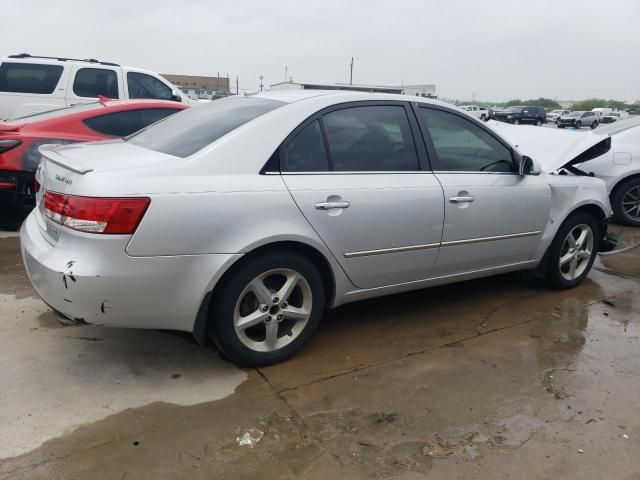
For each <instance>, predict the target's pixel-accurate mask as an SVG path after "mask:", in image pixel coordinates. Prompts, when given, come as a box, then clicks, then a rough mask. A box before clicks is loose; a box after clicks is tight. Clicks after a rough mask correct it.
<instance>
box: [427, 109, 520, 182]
mask: <svg viewBox="0 0 640 480" xmlns="http://www.w3.org/2000/svg"><path fill="white" fill-rule="evenodd" d="M418 116H419V118H420V123H421V124H422V125H423V126H424V127H426V130H427V131H428V132H429V135H430V137H431V140H432V141H433V146H434V147H435V150H436V154H437V156H438V170H441V171H464V172H483V171H484V172H512V171H513V161H512V159H511V151H510V150H509V149H508V148H507V147H505V146H504V145H503V144H502V143H500V142H499V141H498V140H497V139H496V138H495V137H494V136H493V135H491V134H490V133H488V132H487V131H486V130H484V129H482V128H481V127H479V126H477V125H475V124H474V123H472V122H470V121H469V120H467V119H465V118H462V117H459V116H457V115H454V114H452V113H448V112H443V111H441V110H431V109H426V108H420V109H418Z"/></svg>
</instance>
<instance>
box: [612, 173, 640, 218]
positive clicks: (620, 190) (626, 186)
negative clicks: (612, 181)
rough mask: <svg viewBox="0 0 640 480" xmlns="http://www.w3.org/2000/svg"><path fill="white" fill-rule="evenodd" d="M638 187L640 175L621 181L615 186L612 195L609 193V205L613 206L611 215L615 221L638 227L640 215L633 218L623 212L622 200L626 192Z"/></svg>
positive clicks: (639, 185)
mask: <svg viewBox="0 0 640 480" xmlns="http://www.w3.org/2000/svg"><path fill="white" fill-rule="evenodd" d="M639 187H640V177H636V178H631V179H629V180H626V181H624V182H622V183H621V184H620V185H619V186H617V187H616V188H615V189H614V191H613V195H611V207H612V208H613V217H614V218H615V219H616V221H617V222H619V223H622V224H624V225H631V226H633V227H640V217H639V218H633V217H630V216H629V215H627V214H626V213H625V212H624V206H623V204H622V202H623V201H624V198H625V197H626V196H627V194H628V193H629V192H630V191H631V190H633V189H636V188H639Z"/></svg>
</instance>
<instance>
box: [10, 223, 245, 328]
mask: <svg viewBox="0 0 640 480" xmlns="http://www.w3.org/2000/svg"><path fill="white" fill-rule="evenodd" d="M37 215H38V212H37V211H33V212H32V213H31V214H30V215H29V217H27V219H26V220H25V222H24V223H23V225H22V228H21V230H20V241H21V250H22V257H23V261H24V265H25V268H26V270H27V274H28V276H29V279H30V280H31V283H32V284H33V287H34V288H35V290H36V292H37V293H38V295H40V297H41V298H42V299H43V300H44V302H45V303H46V304H47V305H49V306H50V307H51V308H53V309H54V310H56V311H57V312H59V313H60V314H62V315H63V316H64V317H67V318H69V319H71V320H73V321H75V322H76V323H89V324H94V325H103V326H113V327H130V328H154V329H169V330H183V331H193V327H194V322H195V319H196V316H197V313H198V310H199V308H200V304H201V303H202V301H203V299H204V298H205V295H206V293H207V292H208V291H209V290H211V288H213V285H214V284H215V281H217V279H218V278H219V277H220V276H221V274H222V272H223V271H225V270H226V268H227V267H228V266H229V265H230V264H231V263H233V262H234V261H235V260H236V259H237V258H239V257H240V255H232V254H222V255H181V256H157V257H131V256H128V255H127V254H126V253H125V250H124V248H125V246H126V243H127V242H128V237H124V236H106V235H105V236H103V237H101V238H96V237H98V236H97V235H92V234H79V235H75V234H72V235H67V236H66V237H65V236H61V238H60V240H58V242H57V244H56V245H55V246H54V245H52V244H51V243H50V242H49V240H47V239H46V238H45V237H44V235H43V234H42V233H41V229H40V225H39V223H38V219H37V218H36V216H37ZM61 228H62V227H61ZM69 237H71V239H70V238H69Z"/></svg>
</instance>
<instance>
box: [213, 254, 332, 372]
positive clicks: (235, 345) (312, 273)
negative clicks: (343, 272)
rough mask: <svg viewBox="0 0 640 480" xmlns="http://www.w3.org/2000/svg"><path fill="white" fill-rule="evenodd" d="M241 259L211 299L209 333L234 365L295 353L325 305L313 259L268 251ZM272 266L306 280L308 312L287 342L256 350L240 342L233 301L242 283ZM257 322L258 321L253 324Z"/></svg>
mask: <svg viewBox="0 0 640 480" xmlns="http://www.w3.org/2000/svg"><path fill="white" fill-rule="evenodd" d="M241 262H242V263H241V264H239V265H238V266H237V267H236V268H235V269H234V270H233V271H232V272H231V273H230V274H229V276H228V277H227V278H226V279H225V280H224V281H223V283H222V285H220V287H219V288H218V289H217V290H216V293H215V295H214V298H213V299H212V305H211V309H210V312H211V314H210V316H209V323H208V327H209V328H208V330H209V335H210V337H211V339H212V340H213V341H214V342H215V343H216V345H217V346H218V347H219V348H220V350H222V352H223V353H224V354H225V355H226V356H227V357H228V359H229V360H230V361H232V362H233V363H236V364H238V365H241V366H248V367H259V366H264V365H270V364H273V363H278V362H282V361H284V360H286V359H288V358H290V357H291V356H293V355H295V354H296V353H297V352H298V351H299V350H300V349H301V348H302V347H303V346H304V344H305V343H306V342H307V341H308V340H309V339H310V338H311V337H312V336H313V334H314V333H315V331H316V330H317V328H318V324H319V323H320V319H321V318H322V315H323V313H324V309H325V289H324V284H323V281H322V276H321V275H320V273H319V272H318V270H317V268H316V267H315V265H314V264H313V262H311V261H310V260H308V259H307V258H305V257H304V256H302V255H299V254H296V253H289V252H286V253H284V252H269V253H265V254H263V255H261V256H259V257H253V258H247V259H246V260H241ZM274 269H288V270H293V271H295V272H296V273H298V274H299V275H300V276H301V277H303V278H304V280H306V282H307V284H308V286H309V287H310V291H311V296H312V306H311V314H310V316H309V319H308V321H307V323H306V325H304V327H303V328H302V330H301V331H300V333H299V334H298V335H297V336H296V337H295V338H294V339H293V340H291V341H290V343H288V344H286V345H285V346H283V347H281V348H277V349H275V350H272V351H266V352H260V351H257V350H254V349H251V348H249V347H248V346H246V345H245V344H244V343H243V342H242V340H241V339H240V337H239V336H238V334H237V333H236V329H235V327H234V314H235V311H236V304H237V303H238V301H239V300H240V298H239V297H240V295H241V294H242V292H243V291H244V290H245V287H247V286H248V285H249V283H250V282H251V281H252V280H254V279H255V278H256V277H257V276H258V275H260V274H262V273H265V272H268V271H270V270H274ZM276 288H277V287H276ZM243 298H244V295H243ZM260 326H261V324H259V325H257V326H256V328H259V327H260ZM264 328H266V327H264ZM278 328H280V327H278ZM291 328H293V327H290V330H289V331H291ZM281 333H282V332H279V337H278V338H284V337H285V336H286V333H285V334H281ZM265 335H266V333H265Z"/></svg>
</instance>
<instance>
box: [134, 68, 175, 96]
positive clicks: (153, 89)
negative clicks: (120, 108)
mask: <svg viewBox="0 0 640 480" xmlns="http://www.w3.org/2000/svg"><path fill="white" fill-rule="evenodd" d="M127 84H128V86H129V98H157V99H161V100H171V99H172V98H173V92H172V91H171V88H169V87H168V86H167V85H165V84H164V83H162V82H161V81H160V80H158V79H157V78H155V77H152V76H151V75H147V74H145V73H138V72H128V73H127Z"/></svg>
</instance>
